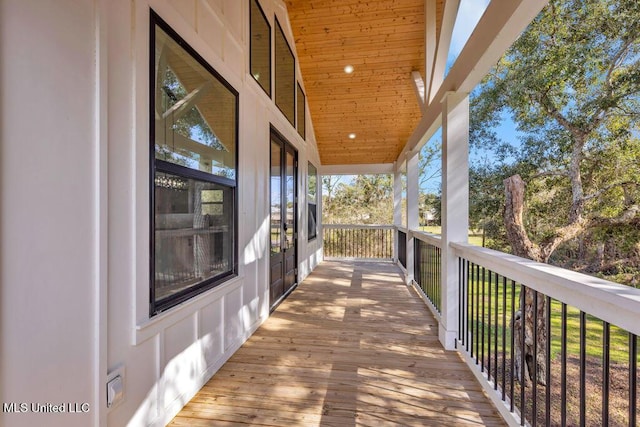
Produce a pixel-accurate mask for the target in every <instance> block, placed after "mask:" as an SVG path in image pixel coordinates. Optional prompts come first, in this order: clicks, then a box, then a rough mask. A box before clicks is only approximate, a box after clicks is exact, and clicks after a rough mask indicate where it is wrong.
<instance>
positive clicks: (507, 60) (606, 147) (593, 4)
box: [474, 0, 640, 262]
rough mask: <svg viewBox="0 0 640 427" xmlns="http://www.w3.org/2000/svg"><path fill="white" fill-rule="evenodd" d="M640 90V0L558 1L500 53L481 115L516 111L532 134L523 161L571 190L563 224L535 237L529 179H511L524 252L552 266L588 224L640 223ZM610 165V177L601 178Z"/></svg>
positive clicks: (481, 97)
mask: <svg viewBox="0 0 640 427" xmlns="http://www.w3.org/2000/svg"><path fill="white" fill-rule="evenodd" d="M639 92H640V4H639V3H638V2H637V1H635V0H622V1H619V0H615V1H613V0H556V1H552V2H551V3H550V4H549V5H548V7H547V8H545V9H544V11H543V12H542V13H541V14H540V15H539V16H538V18H536V19H535V20H534V21H533V23H532V24H531V25H530V27H529V28H528V29H527V30H526V31H525V33H524V34H523V35H522V36H521V37H520V38H519V39H518V41H516V43H515V44H514V45H513V47H512V48H511V49H510V50H509V51H508V52H507V54H506V55H505V56H504V57H503V58H502V59H501V61H500V63H499V64H498V65H497V67H496V69H495V71H494V72H493V73H492V74H491V75H490V76H489V78H488V79H487V80H486V82H485V84H484V85H483V87H482V89H481V91H480V93H479V94H478V96H477V97H476V98H475V105H474V107H475V109H476V110H477V111H476V112H478V113H480V116H479V118H480V117H481V118H483V120H486V121H487V122H491V121H495V120H496V118H497V116H498V115H499V114H500V113H501V111H503V110H506V111H509V112H510V113H511V115H512V117H513V118H514V120H515V121H516V123H517V124H518V127H519V130H520V131H522V132H523V133H524V134H525V135H526V137H525V138H524V140H523V141H522V147H521V148H522V149H521V154H520V159H519V160H520V161H521V162H523V163H526V162H528V163H531V164H532V166H533V168H531V169H530V171H535V174H534V175H531V176H529V178H549V177H555V178H561V179H563V180H565V181H566V182H567V183H568V185H569V186H570V193H571V201H570V203H569V204H568V205H567V206H566V214H565V215H564V216H563V217H562V223H558V224H557V225H556V226H555V227H553V230H550V232H549V233H548V234H547V235H546V236H543V238H541V239H540V240H539V241H534V240H532V239H531V238H530V236H529V234H528V233H527V230H526V227H525V224H524V223H523V221H522V219H521V212H522V210H523V206H522V203H523V202H524V196H523V195H524V191H525V190H524V180H522V179H518V177H516V176H513V177H511V178H509V179H507V180H506V181H505V192H506V197H507V201H506V206H507V208H508V209H507V210H506V211H505V224H506V226H507V233H508V237H509V241H510V242H511V244H512V247H513V251H514V252H515V253H516V254H518V255H521V256H525V257H527V258H531V259H534V260H537V261H541V262H547V261H548V260H549V258H550V256H551V255H552V254H553V252H554V251H555V250H556V249H557V248H558V246H559V245H561V244H562V243H564V242H566V241H568V240H571V239H573V238H575V237H577V236H578V235H580V234H581V233H584V232H585V231H586V230H587V229H589V228H592V227H601V226H608V225H616V224H629V223H631V222H634V221H636V220H637V218H638V214H639V212H640V207H639V206H638V204H637V202H636V201H637V195H638V185H639V181H638V172H637V165H638V163H639V160H640V157H639V155H640V150H639V149H638V138H637V131H638V119H639V118H640V99H639ZM634 133H635V134H634ZM494 136H495V135H489V136H488V137H487V136H485V138H486V140H493V141H495V139H494V138H493V137H494ZM614 158H615V160H614ZM605 163H606V166H608V167H609V168H610V169H608V172H607V174H606V175H603V174H602V173H600V174H598V173H597V172H598V170H602V166H604V164H605ZM586 178H588V181H586ZM614 193H617V194H620V195H621V196H622V199H621V200H620V201H619V202H618V203H616V207H615V209H609V211H608V212H602V210H600V209H598V207H600V203H598V202H601V201H602V200H603V199H605V198H607V197H608V198H609V201H611V195H612V194H614Z"/></svg>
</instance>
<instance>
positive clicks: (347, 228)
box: [323, 224, 394, 260]
mask: <svg viewBox="0 0 640 427" xmlns="http://www.w3.org/2000/svg"><path fill="white" fill-rule="evenodd" d="M323 230H324V234H323V245H324V256H325V257H327V258H353V259H385V260H391V259H393V238H394V233H393V230H394V227H393V226H391V225H345V224H325V225H323Z"/></svg>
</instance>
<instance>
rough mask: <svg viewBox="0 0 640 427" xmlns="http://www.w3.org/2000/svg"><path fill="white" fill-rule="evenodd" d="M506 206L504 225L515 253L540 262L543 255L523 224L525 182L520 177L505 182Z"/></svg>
mask: <svg viewBox="0 0 640 427" xmlns="http://www.w3.org/2000/svg"><path fill="white" fill-rule="evenodd" d="M504 191H505V206H504V225H505V228H506V229H507V239H508V240H509V243H511V248H512V249H513V253H514V254H515V255H517V256H520V257H523V258H529V259H532V260H534V261H540V262H543V261H542V260H541V258H542V254H541V251H540V247H539V246H538V245H536V244H535V243H533V242H532V241H531V240H529V236H528V235H527V231H526V230H525V228H524V223H523V222H522V214H523V211H524V181H523V180H522V178H520V175H513V176H511V177H509V178H507V179H505V180H504Z"/></svg>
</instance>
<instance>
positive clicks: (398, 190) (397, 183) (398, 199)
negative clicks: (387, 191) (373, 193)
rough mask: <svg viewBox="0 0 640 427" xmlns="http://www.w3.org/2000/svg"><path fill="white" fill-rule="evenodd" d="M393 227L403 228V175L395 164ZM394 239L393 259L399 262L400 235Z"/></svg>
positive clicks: (396, 234) (396, 163)
mask: <svg viewBox="0 0 640 427" xmlns="http://www.w3.org/2000/svg"><path fill="white" fill-rule="evenodd" d="M393 225H395V226H396V227H402V173H401V171H400V165H398V162H395V163H394V165H393ZM394 233H395V236H394V239H393V258H394V260H395V261H396V262H397V261H398V239H397V236H398V233H397V232H395V231H394Z"/></svg>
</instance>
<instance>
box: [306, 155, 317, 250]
mask: <svg viewBox="0 0 640 427" xmlns="http://www.w3.org/2000/svg"><path fill="white" fill-rule="evenodd" d="M307 200H308V203H307V227H308V235H309V240H313V239H315V238H316V237H317V236H318V170H317V169H316V167H315V166H313V165H312V164H311V163H309V172H308V176H307Z"/></svg>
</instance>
